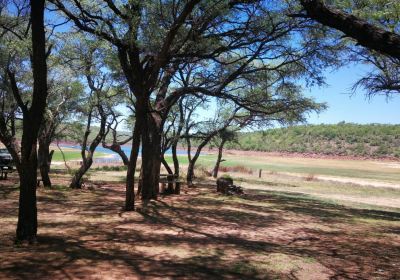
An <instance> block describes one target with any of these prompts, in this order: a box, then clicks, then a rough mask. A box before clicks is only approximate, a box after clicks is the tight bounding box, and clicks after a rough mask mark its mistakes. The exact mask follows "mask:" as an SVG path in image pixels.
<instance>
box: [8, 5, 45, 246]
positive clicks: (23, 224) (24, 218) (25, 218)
mask: <svg viewBox="0 0 400 280" xmlns="http://www.w3.org/2000/svg"><path fill="white" fill-rule="evenodd" d="M30 6H31V17H30V18H31V29H32V69H33V94H32V102H31V107H30V108H29V109H28V108H27V106H26V104H23V103H22V102H21V100H22V99H21V96H19V98H18V96H17V95H15V96H16V97H17V98H18V100H17V102H18V103H19V104H18V105H19V106H20V107H21V109H22V111H23V121H22V126H23V128H22V140H21V164H20V165H19V168H18V173H19V177H20V193H19V209H18V223H17V230H16V241H18V242H20V241H23V240H27V241H29V242H30V243H33V242H36V235H37V206H36V180H37V173H36V170H37V137H38V132H39V128H40V124H41V122H42V120H43V114H44V111H45V108H46V98H47V93H48V92H47V64H46V36H45V28H44V9H45V1H44V0H31V1H30Z"/></svg>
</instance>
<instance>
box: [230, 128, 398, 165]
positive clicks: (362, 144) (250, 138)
mask: <svg viewBox="0 0 400 280" xmlns="http://www.w3.org/2000/svg"><path fill="white" fill-rule="evenodd" d="M226 148H228V149H240V150H251V151H265V152H288V153H316V154H324V155H341V156H357V157H372V158H382V157H395V158H400V125H385V124H366V125H361V124H353V123H344V122H341V123H338V124H330V125H326V124H321V125H301V126H292V127H287V128H275V129H269V130H266V131H258V132H246V133H239V137H238V142H237V143H228V144H227V145H226Z"/></svg>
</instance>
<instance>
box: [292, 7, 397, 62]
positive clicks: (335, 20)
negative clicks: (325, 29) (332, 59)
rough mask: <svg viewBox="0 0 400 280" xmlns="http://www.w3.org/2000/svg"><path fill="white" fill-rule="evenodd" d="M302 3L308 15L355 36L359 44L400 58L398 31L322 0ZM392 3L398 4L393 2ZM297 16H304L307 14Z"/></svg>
mask: <svg viewBox="0 0 400 280" xmlns="http://www.w3.org/2000/svg"><path fill="white" fill-rule="evenodd" d="M300 3H301V5H302V6H303V7H304V9H305V11H306V12H307V15H306V17H309V18H312V19H314V20H316V21H318V22H319V23H321V24H323V25H326V26H329V27H332V28H335V29H337V30H340V31H342V32H343V33H344V34H345V35H346V36H348V37H351V38H353V39H354V40H356V41H357V43H358V44H360V45H362V46H364V47H366V48H368V49H371V50H375V51H377V52H380V53H382V54H385V55H388V56H391V57H393V58H397V59H400V35H398V34H397V33H395V32H391V31H388V30H386V29H385V28H382V27H380V26H378V25H377V24H371V23H370V22H369V21H368V20H365V19H362V18H360V17H357V16H354V15H352V14H348V13H345V12H342V11H340V10H338V9H334V8H332V7H329V6H327V5H325V4H324V2H323V1H322V0H300ZM380 4H382V3H380ZM389 5H390V4H389ZM391 5H396V4H394V3H392V4H391ZM386 9H388V7H387V8H386ZM295 16H300V17H303V16H305V15H295Z"/></svg>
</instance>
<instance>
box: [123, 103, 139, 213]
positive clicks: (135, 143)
mask: <svg viewBox="0 0 400 280" xmlns="http://www.w3.org/2000/svg"><path fill="white" fill-rule="evenodd" d="M139 113H140V109H139V108H138V111H137V115H139ZM142 122H143V119H142V118H140V117H139V118H138V117H137V118H136V122H135V127H134V129H133V139H132V150H131V154H130V156H129V162H128V170H127V172H126V185H125V211H133V210H135V171H136V164H137V158H138V154H139V147H140V137H141V127H142Z"/></svg>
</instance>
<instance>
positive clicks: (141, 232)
mask: <svg viewBox="0 0 400 280" xmlns="http://www.w3.org/2000/svg"><path fill="white" fill-rule="evenodd" d="M59 180H60V181H62V179H59ZM13 183H16V179H15V178H12V179H11V181H2V182H1V183H0V196H1V198H2V200H1V202H0V203H1V204H0V279H400V214H398V213H393V212H384V211H375V210H374V211H372V210H371V211H370V210H357V209H352V208H345V207H342V206H338V205H335V204H329V203H322V202H320V201H317V200H311V199H307V198H304V197H295V196H293V195H290V194H275V193H272V192H267V191H263V192H260V191H258V192H257V191H255V190H254V191H248V192H247V194H245V195H244V196H242V197H225V196H222V195H218V194H216V193H215V191H214V189H213V188H211V187H210V186H207V185H204V186H198V187H197V188H196V189H187V188H184V191H183V194H182V195H180V196H169V197H161V198H160V199H159V200H158V201H155V202H151V203H150V204H149V205H147V207H146V208H144V207H143V206H142V205H138V207H137V209H138V211H136V212H122V211H121V205H123V198H124V188H125V186H124V185H123V184H117V183H116V184H106V183H102V182H97V183H95V184H94V185H93V186H92V188H93V189H91V190H88V189H85V190H75V191H72V190H68V189H53V190H44V189H40V190H39V191H38V201H39V202H38V209H39V232H38V234H39V235H38V236H39V238H38V241H39V242H38V244H37V245H34V246H28V245H19V246H16V245H14V244H13V237H14V230H15V223H16V215H17V197H18V192H17V188H16V186H15V185H14V184H13Z"/></svg>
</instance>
